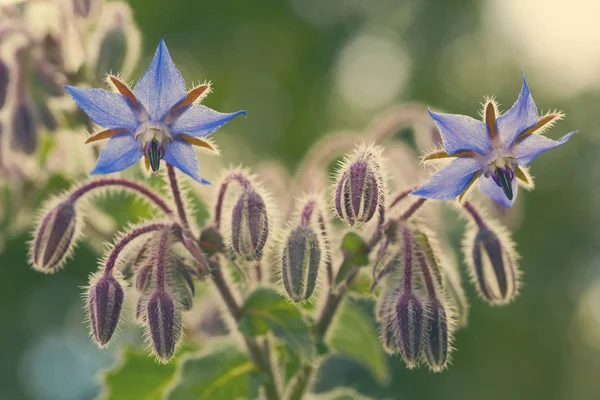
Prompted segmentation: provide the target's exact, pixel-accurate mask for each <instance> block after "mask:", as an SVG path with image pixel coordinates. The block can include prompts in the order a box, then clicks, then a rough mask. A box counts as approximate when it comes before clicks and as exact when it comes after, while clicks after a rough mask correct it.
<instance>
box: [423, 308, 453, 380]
mask: <svg viewBox="0 0 600 400" xmlns="http://www.w3.org/2000/svg"><path fill="white" fill-rule="evenodd" d="M425 310H426V311H425V312H426V317H425V329H424V336H425V359H426V360H427V364H429V366H430V367H431V369H432V370H434V371H435V372H439V371H441V370H443V369H444V367H445V366H446V363H447V361H448V350H449V341H450V337H449V331H448V317H447V315H446V310H445V309H444V306H443V305H442V304H441V303H440V302H439V301H438V300H437V299H434V300H432V301H430V302H429V303H427V306H426V308H425Z"/></svg>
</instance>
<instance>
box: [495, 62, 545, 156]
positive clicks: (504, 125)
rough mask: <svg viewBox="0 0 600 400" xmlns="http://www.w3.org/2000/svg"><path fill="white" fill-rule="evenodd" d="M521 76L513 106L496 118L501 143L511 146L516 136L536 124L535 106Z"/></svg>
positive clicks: (536, 112)
mask: <svg viewBox="0 0 600 400" xmlns="http://www.w3.org/2000/svg"><path fill="white" fill-rule="evenodd" d="M521 76H522V78H523V86H522V87H521V94H519V98H518V99H517V101H516V102H515V104H513V106H512V107H511V108H510V110H508V111H507V112H505V113H504V114H502V115H501V116H500V117H499V118H498V119H497V120H496V127H497V131H498V134H499V135H500V139H501V140H502V143H504V144H505V145H506V146H508V147H511V146H512V145H513V144H514V142H515V140H516V139H517V137H518V136H519V135H520V134H521V133H522V132H523V131H524V130H526V129H528V128H531V127H532V126H534V125H535V124H537V122H538V119H539V116H538V111H537V107H536V105H535V103H534V101H533V98H532V97H531V92H530V91H529V86H527V81H526V80H525V75H523V74H521Z"/></svg>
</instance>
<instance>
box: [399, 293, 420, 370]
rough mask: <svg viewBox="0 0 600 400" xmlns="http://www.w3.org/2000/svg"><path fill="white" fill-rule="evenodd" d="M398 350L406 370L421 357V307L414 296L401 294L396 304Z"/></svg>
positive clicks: (413, 365) (414, 364)
mask: <svg viewBox="0 0 600 400" xmlns="http://www.w3.org/2000/svg"><path fill="white" fill-rule="evenodd" d="M396 321H397V323H398V332H397V338H398V348H399V349H400V352H401V354H402V357H403V358H404V361H405V362H406V365H407V366H408V368H414V367H415V366H416V364H417V361H418V360H419V357H420V356H421V348H422V333H423V305H422V304H421V301H420V300H419V299H418V298H417V297H416V296H415V295H414V294H403V295H401V296H400V298H399V299H398V302H397V303H396Z"/></svg>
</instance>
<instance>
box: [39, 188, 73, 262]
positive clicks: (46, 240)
mask: <svg viewBox="0 0 600 400" xmlns="http://www.w3.org/2000/svg"><path fill="white" fill-rule="evenodd" d="M77 217H78V216H77V209H76V207H75V204H73V203H72V202H70V201H68V200H65V201H62V202H60V203H59V204H57V205H56V206H54V207H52V208H51V209H50V211H48V212H47V213H46V214H45V215H43V217H42V218H41V220H40V222H39V224H38V227H37V230H36V232H35V235H34V238H33V241H32V242H31V248H30V257H31V264H32V265H33V267H34V268H35V269H36V270H38V271H40V272H44V273H52V272H54V271H56V270H57V269H58V268H59V267H60V266H61V265H62V264H64V262H65V261H66V259H67V258H68V256H69V255H70V253H71V251H72V249H73V247H74V245H75V242H76V237H77V231H78V230H79V227H78V225H79V220H78V218H77Z"/></svg>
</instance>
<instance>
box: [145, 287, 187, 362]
mask: <svg viewBox="0 0 600 400" xmlns="http://www.w3.org/2000/svg"><path fill="white" fill-rule="evenodd" d="M147 314H148V317H147V318H148V327H149V331H150V339H151V342H152V348H153V349H154V354H155V355H156V357H157V358H158V359H159V360H160V361H161V362H162V363H167V362H168V361H169V360H170V359H171V357H173V354H174V353H175V347H176V346H177V342H178V341H179V337H180V336H181V312H180V311H179V310H178V309H177V307H176V305H175V303H174V302H173V299H172V298H171V296H170V295H169V294H168V293H166V292H163V291H160V292H155V293H154V294H153V295H152V296H150V299H149V300H148V305H147Z"/></svg>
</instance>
